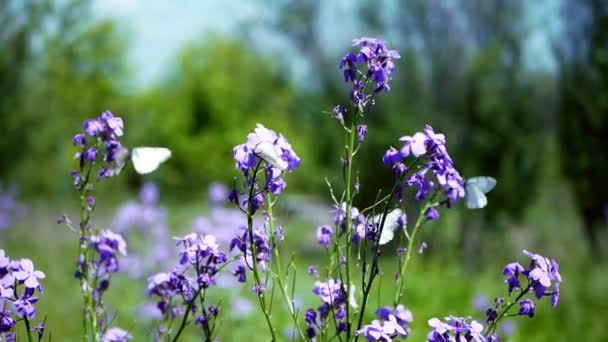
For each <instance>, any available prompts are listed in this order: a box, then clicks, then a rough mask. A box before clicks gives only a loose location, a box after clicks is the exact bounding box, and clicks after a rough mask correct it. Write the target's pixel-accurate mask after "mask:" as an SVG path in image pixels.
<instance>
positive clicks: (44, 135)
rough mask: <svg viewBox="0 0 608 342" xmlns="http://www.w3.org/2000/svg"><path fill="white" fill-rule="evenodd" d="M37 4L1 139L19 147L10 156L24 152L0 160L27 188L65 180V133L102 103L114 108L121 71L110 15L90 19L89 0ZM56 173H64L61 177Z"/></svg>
mask: <svg viewBox="0 0 608 342" xmlns="http://www.w3.org/2000/svg"><path fill="white" fill-rule="evenodd" d="M44 8H45V10H46V12H45V17H43V18H39V19H37V20H33V19H32V20H33V21H34V22H36V23H37V25H40V26H41V28H40V29H39V31H37V33H38V34H37V35H36V36H35V38H36V40H35V42H34V43H35V44H33V43H32V44H31V45H33V47H34V48H35V50H34V52H35V53H32V55H31V57H30V58H29V60H30V63H29V64H27V68H28V74H27V77H25V78H24V79H23V80H22V86H21V87H20V88H17V90H16V93H15V96H16V98H17V99H20V101H21V103H20V105H19V106H18V107H17V108H16V112H12V115H10V116H9V117H11V118H14V119H15V120H19V123H18V124H17V125H14V126H13V127H12V128H11V132H10V134H8V137H9V139H6V140H4V141H5V143H6V144H7V146H8V148H12V149H14V146H21V147H22V148H23V150H24V151H27V154H25V153H23V154H20V155H19V156H17V158H19V157H22V156H26V157H27V158H22V159H21V160H19V161H18V162H14V161H11V163H10V164H8V163H7V164H3V165H11V170H6V171H7V172H11V171H12V174H13V175H14V178H15V179H16V180H18V181H19V183H21V184H22V185H23V187H24V189H25V190H26V191H30V192H31V191H33V190H35V191H36V192H45V191H46V192H48V191H54V192H58V191H62V190H64V189H66V188H67V187H68V186H69V184H70V179H69V176H67V174H68V171H69V170H70V167H71V166H72V165H71V163H72V155H73V148H72V147H71V137H70V136H69V135H68V136H66V132H76V131H77V130H78V129H79V126H80V124H81V123H82V121H83V120H84V119H85V118H88V117H92V116H95V115H98V114H99V113H101V112H102V111H103V110H106V109H112V110H115V111H117V112H118V113H119V114H120V112H121V111H120V106H118V104H119V103H120V92H119V84H120V83H121V82H122V81H123V80H124V77H125V75H126V73H125V70H126V68H125V63H124V62H125V59H124V56H125V55H124V44H123V42H122V41H120V40H118V39H117V35H116V30H115V27H114V25H113V24H112V23H111V22H109V21H101V22H97V21H92V17H91V13H90V2H89V1H75V0H74V1H51V2H50V4H48V7H44ZM28 13H31V12H30V11H29V10H28ZM34 13H35V12H34ZM32 20H28V22H30V21H32ZM38 21H40V22H38ZM13 44H16V43H13ZM14 47H15V45H10V46H9V50H11V49H13V48H14ZM17 47H18V46H17ZM3 51H4V49H3ZM26 61H27V59H26ZM11 74H14V73H13V72H11ZM4 117H5V116H3V118H4ZM15 134H18V136H16V137H14V138H11V137H13V136H14V135H15ZM68 134H69V133H68ZM2 156H3V157H4V156H10V157H14V153H12V154H10V153H9V154H8V155H7V154H4V153H2ZM40 170H45V172H40ZM57 175H66V176H65V177H64V178H63V180H64V181H57Z"/></svg>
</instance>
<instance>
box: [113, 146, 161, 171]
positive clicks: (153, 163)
mask: <svg viewBox="0 0 608 342" xmlns="http://www.w3.org/2000/svg"><path fill="white" fill-rule="evenodd" d="M128 157H129V150H127V149H126V148H124V147H122V148H120V149H119V150H118V151H117V152H116V155H115V160H114V162H113V163H112V165H111V167H110V168H111V170H112V172H114V174H119V173H120V171H122V169H123V168H124V167H125V164H126V163H127V159H128ZM170 157H171V150H169V149H168V148H165V147H135V148H133V151H132V152H131V162H132V163H133V167H134V168H135V171H136V172H137V173H139V174H140V175H145V174H148V173H151V172H154V171H155V170H156V169H158V167H159V166H160V164H162V163H164V162H165V161H167V159H169V158H170Z"/></svg>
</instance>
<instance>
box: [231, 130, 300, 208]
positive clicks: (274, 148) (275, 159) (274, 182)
mask: <svg viewBox="0 0 608 342" xmlns="http://www.w3.org/2000/svg"><path fill="white" fill-rule="evenodd" d="M232 156H233V158H234V160H235V161H236V168H237V169H240V170H241V171H242V172H243V174H244V176H245V178H246V181H245V185H246V188H247V189H249V188H250V187H251V186H253V187H254V188H255V187H256V185H257V181H258V179H257V178H256V177H257V176H258V175H256V174H254V171H255V168H256V165H258V163H260V170H263V171H264V174H265V175H266V182H265V184H264V187H263V189H264V191H263V192H259V193H258V196H257V197H258V198H254V199H252V200H253V209H254V210H257V209H259V207H260V206H261V205H262V204H263V203H264V197H265V193H271V194H273V195H279V194H281V193H282V192H283V190H284V189H285V187H286V186H287V183H285V181H284V180H283V178H282V176H283V172H284V171H288V172H292V171H293V170H295V169H296V168H298V167H299V166H300V158H299V157H298V155H297V154H296V153H295V151H294V150H293V148H292V147H291V145H290V144H289V143H288V142H287V139H285V137H283V136H282V135H280V134H277V133H276V132H275V131H273V130H270V129H267V128H266V127H264V126H262V125H261V124H258V125H257V127H256V128H255V129H254V131H253V132H252V133H250V134H249V135H248V136H247V141H246V142H245V143H244V144H240V145H237V146H235V147H234V149H233V150H232ZM241 204H242V205H243V206H245V205H248V203H247V201H245V202H243V203H241Z"/></svg>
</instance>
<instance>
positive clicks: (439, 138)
mask: <svg viewBox="0 0 608 342" xmlns="http://www.w3.org/2000/svg"><path fill="white" fill-rule="evenodd" d="M400 141H402V142H403V146H402V147H401V149H400V150H397V149H396V148H394V147H391V148H389V149H388V150H387V151H386V152H385V153H384V156H383V158H382V162H383V163H384V165H385V166H390V167H392V168H393V170H394V171H395V173H396V174H397V176H398V177H401V176H402V175H403V174H405V172H407V171H408V169H407V167H406V165H405V164H404V159H405V158H407V157H409V156H413V157H415V158H416V161H415V162H414V163H413V166H416V170H415V172H414V173H413V174H411V175H410V176H409V177H408V178H407V179H406V185H407V186H408V187H414V188H416V190H417V192H416V199H417V200H418V201H422V200H424V199H425V198H426V197H427V196H428V195H429V194H432V193H436V192H440V191H442V192H443V194H444V195H445V200H444V202H443V203H444V204H445V205H446V206H448V207H449V206H450V205H451V203H452V202H457V201H458V200H459V199H461V198H463V197H464V195H465V190H464V179H463V178H462V177H461V176H460V173H459V172H458V170H456V168H455V167H454V163H453V162H452V158H450V155H449V154H448V151H447V148H446V140H445V136H444V135H443V134H440V133H435V132H434V131H433V128H432V127H431V126H429V125H426V127H425V129H424V131H423V132H418V133H416V134H414V135H413V136H404V137H402V138H401V139H400ZM429 175H433V176H434V179H433V177H429ZM438 214H439V213H438V212H436V211H429V212H427V213H426V215H427V218H428V219H437V217H438V216H439V215H438Z"/></svg>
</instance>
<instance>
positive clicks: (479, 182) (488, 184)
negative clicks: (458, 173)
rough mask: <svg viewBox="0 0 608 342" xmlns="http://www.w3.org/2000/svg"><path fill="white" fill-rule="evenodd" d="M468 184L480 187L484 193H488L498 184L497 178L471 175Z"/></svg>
mask: <svg viewBox="0 0 608 342" xmlns="http://www.w3.org/2000/svg"><path fill="white" fill-rule="evenodd" d="M467 184H470V185H472V186H474V187H476V188H477V189H479V190H480V191H481V192H483V193H484V194H487V193H488V192H490V190H492V189H494V187H495V186H496V179H494V178H492V177H485V176H480V177H471V178H469V179H467Z"/></svg>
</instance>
